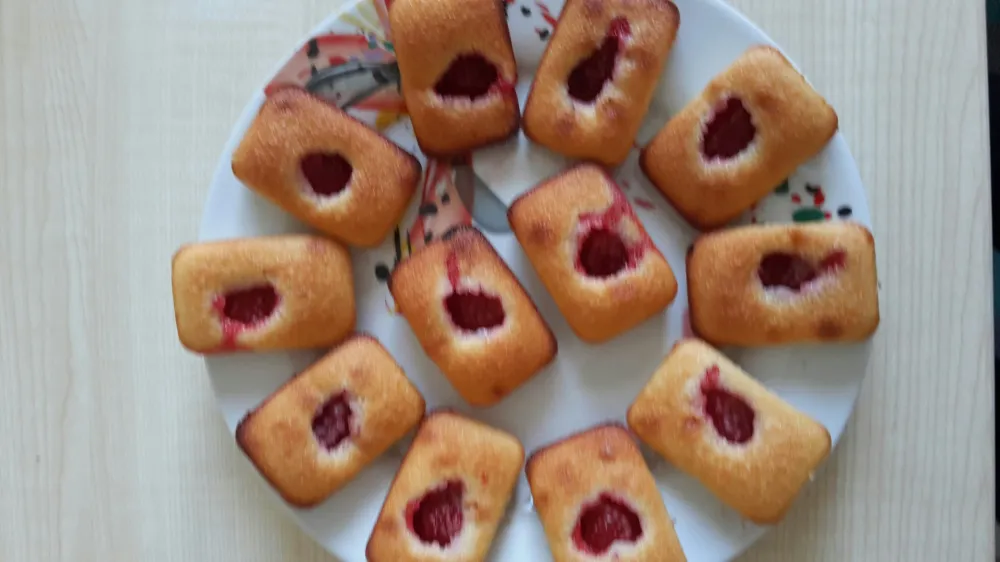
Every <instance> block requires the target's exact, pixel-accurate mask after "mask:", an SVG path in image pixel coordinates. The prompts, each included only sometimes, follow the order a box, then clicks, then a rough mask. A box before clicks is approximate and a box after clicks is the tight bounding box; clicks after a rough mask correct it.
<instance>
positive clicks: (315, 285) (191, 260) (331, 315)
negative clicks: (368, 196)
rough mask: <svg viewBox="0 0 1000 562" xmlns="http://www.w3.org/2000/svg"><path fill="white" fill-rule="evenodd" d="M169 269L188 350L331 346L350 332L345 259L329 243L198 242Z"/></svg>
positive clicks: (277, 239) (287, 239)
mask: <svg viewBox="0 0 1000 562" xmlns="http://www.w3.org/2000/svg"><path fill="white" fill-rule="evenodd" d="M172 269H173V293H174V315H175V317H176V320H177V335H178V336H179V337H180V340H181V343H182V344H183V345H184V347H186V348H188V349H189V350H191V351H193V352H196V353H220V352H229V351H237V350H254V351H265V350H280V349H308V348H320V347H329V346H332V345H333V344H335V343H337V342H339V341H341V340H343V339H344V338H345V337H347V336H348V335H349V334H350V333H351V331H353V330H354V322H355V306H354V278H353V276H352V274H351V259H350V255H349V253H348V252H347V249H346V248H344V247H343V246H341V245H340V244H338V243H337V242H335V241H333V240H329V239H327V238H320V237H317V236H305V235H290V236H271V237H261V238H242V239H234V240H223V241H217V242H202V243H198V244H191V245H187V246H184V247H182V248H181V249H180V250H178V251H177V253H176V254H175V255H174V259H173V268H172Z"/></svg>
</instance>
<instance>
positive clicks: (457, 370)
mask: <svg viewBox="0 0 1000 562" xmlns="http://www.w3.org/2000/svg"><path fill="white" fill-rule="evenodd" d="M389 290H390V291H391V292H392V298H393V299H394V300H395V301H396V306H397V308H398V309H399V311H400V313H402V315H403V317H404V318H406V321H407V322H408V323H409V324H410V328H412V329H413V333H414V334H415V335H416V337H417V339H418V340H419V341H420V345H421V346H423V348H424V351H425V352H426V353H427V355H428V356H429V357H430V358H431V360H433V361H434V362H435V363H436V364H437V366H438V367H440V368H441V371H442V372H443V373H444V375H445V376H446V377H447V378H448V380H449V381H451V384H452V386H454V387H455V390H457V391H458V393H459V394H461V395H462V398H464V399H465V400H466V401H467V402H468V403H469V404H472V405H473V406H490V405H493V404H496V403H497V402H499V401H500V400H502V399H503V398H504V397H506V396H507V395H508V394H510V393H511V392H513V391H514V390H515V389H516V388H517V387H519V386H521V385H522V384H524V383H525V382H527V381H528V380H529V379H530V378H531V377H533V376H534V375H535V374H536V373H538V371H540V370H541V369H542V368H543V367H545V366H546V365H548V364H549V362H550V361H552V358H553V357H555V355H556V339H555V336H554V335H553V334H552V331H551V330H550V329H549V326H548V325H547V324H546V323H545V320H543V319H542V317H541V315H539V314H538V310H537V309H536V308H535V304H534V303H533V302H532V301H531V297H529V296H528V294H527V293H526V292H525V291H524V288H523V287H522V286H521V283H520V282H519V281H518V280H517V278H516V277H515V276H514V274H513V273H511V271H510V269H508V268H507V264H505V263H504V261H503V260H502V259H501V258H500V256H499V255H498V254H497V253H496V251H495V250H494V249H493V246H492V245H490V243H489V241H488V240H486V238H485V237H484V236H483V235H482V233H480V232H479V231H478V230H475V229H473V228H462V229H460V230H457V231H455V233H454V234H453V235H452V236H449V237H447V238H446V239H441V240H438V241H435V242H433V243H432V244H430V245H429V246H426V247H424V248H423V249H422V250H420V251H419V252H417V253H416V254H414V255H412V256H410V257H409V258H407V259H405V260H404V261H402V262H401V263H400V264H399V265H398V266H397V267H396V269H395V271H393V273H392V277H391V278H390V279H389Z"/></svg>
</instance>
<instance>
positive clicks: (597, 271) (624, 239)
mask: <svg viewBox="0 0 1000 562" xmlns="http://www.w3.org/2000/svg"><path fill="white" fill-rule="evenodd" d="M507 216H508V219H509V222H510V225H511V228H512V229H513V231H514V235H515V236H517V240H518V242H520V243H521V246H522V247H523V248H524V251H525V253H526V254H527V256H528V259H529V260H530V261H531V264H532V265H533V266H534V268H535V271H536V272H538V276H539V277H540V278H541V280H542V282H543V283H544V284H545V287H546V288H547V289H548V291H549V293H551V294H552V297H553V299H554V300H555V302H556V305H558V306H559V310H560V311H561V312H562V314H563V316H565V317H566V321H567V322H568V323H569V325H570V327H571V328H572V329H573V331H574V332H575V333H576V334H577V335H578V336H579V337H580V338H581V339H583V340H584V341H587V342H591V343H599V342H603V341H607V340H609V339H611V338H613V337H615V336H617V335H619V334H621V333H623V332H625V331H627V330H629V329H631V328H633V327H635V326H637V325H638V324H640V323H641V322H643V321H645V320H647V319H649V318H650V317H652V316H654V315H655V314H657V313H659V312H662V311H663V309H664V308H666V307H667V305H668V304H670V303H671V302H672V301H673V300H674V297H675V296H676V294H677V280H676V279H675V278H674V274H673V271H672V270H671V269H670V265H669V264H668V263H667V260H666V259H664V257H663V255H662V254H661V253H660V251H659V250H657V248H656V246H655V245H654V244H653V241H652V240H651V239H650V237H649V235H648V234H647V233H646V230H645V229H644V228H643V226H642V223H640V222H639V219H638V217H636V215H635V211H634V210H633V209H632V206H631V205H630V204H629V202H628V199H627V198H626V197H625V194H624V193H623V192H622V191H621V189H620V188H619V187H618V185H617V184H616V183H615V181H614V180H613V179H612V178H611V176H609V175H608V173H607V172H605V171H604V170H603V169H602V168H600V167H598V166H596V165H594V164H581V165H578V166H576V167H574V168H571V169H569V170H567V171H566V172H563V173H562V174H559V175H557V176H555V177H554V178H551V179H549V180H547V181H545V182H543V183H541V184H540V185H538V186H537V187H535V188H534V189H532V190H531V191H529V192H527V193H525V194H524V195H523V196H521V197H520V198H518V199H517V200H516V201H515V202H514V203H513V204H512V205H511V207H510V210H509V211H508V213H507Z"/></svg>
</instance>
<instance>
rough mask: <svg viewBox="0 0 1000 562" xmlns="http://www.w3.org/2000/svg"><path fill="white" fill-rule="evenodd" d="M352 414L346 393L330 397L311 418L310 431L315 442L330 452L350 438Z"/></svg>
mask: <svg viewBox="0 0 1000 562" xmlns="http://www.w3.org/2000/svg"><path fill="white" fill-rule="evenodd" d="M353 423H354V412H353V410H352V409H351V401H350V396H349V395H348V393H347V391H346V390H345V391H343V392H340V393H339V394H335V395H333V396H331V397H330V398H329V399H328V400H327V401H326V402H324V403H323V405H322V406H320V408H319V410H317V411H316V415H315V416H313V420H312V430H313V435H315V436H316V440H317V441H319V443H320V445H322V446H323V448H325V449H326V450H327V451H332V450H334V449H336V448H337V446H338V445H340V444H341V443H343V442H344V441H345V440H347V438H349V437H350V436H351V426H352V425H353Z"/></svg>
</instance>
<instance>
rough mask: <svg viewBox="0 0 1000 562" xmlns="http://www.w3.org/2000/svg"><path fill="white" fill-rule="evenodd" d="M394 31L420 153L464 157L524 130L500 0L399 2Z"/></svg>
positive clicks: (391, 21)
mask: <svg viewBox="0 0 1000 562" xmlns="http://www.w3.org/2000/svg"><path fill="white" fill-rule="evenodd" d="M389 26H390V28H391V29H392V42H393V46H394V48H395V50H396V60H397V62H398V63H399V72H400V77H401V79H402V90H403V98H404V99H405V100H406V110H407V112H408V113H409V114H410V119H411V121H412V123H413V133H414V135H415V136H416V137H417V142H418V143H419V144H420V150H422V151H423V152H424V153H425V154H427V155H429V156H434V157H439V158H443V157H447V156H457V155H460V154H464V153H467V152H470V151H472V150H473V149H475V148H478V147H481V146H484V145H487V144H490V143H493V142H497V141H501V140H504V139H506V138H508V137H510V136H511V135H513V134H514V133H516V132H517V129H518V126H519V124H520V119H521V114H520V109H519V108H518V104H517V93H516V92H515V90H514V87H515V85H516V84H517V64H516V63H515V62H514V49H513V47H512V46H511V42H510V33H509V32H508V30H507V19H506V17H505V16H504V11H503V7H502V4H501V3H500V2H498V1H496V0H464V1H463V2H460V3H458V2H454V1H441V0H393V2H392V5H391V6H390V7H389Z"/></svg>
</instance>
